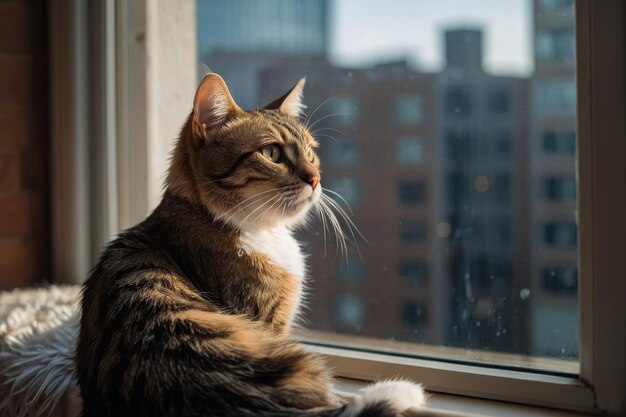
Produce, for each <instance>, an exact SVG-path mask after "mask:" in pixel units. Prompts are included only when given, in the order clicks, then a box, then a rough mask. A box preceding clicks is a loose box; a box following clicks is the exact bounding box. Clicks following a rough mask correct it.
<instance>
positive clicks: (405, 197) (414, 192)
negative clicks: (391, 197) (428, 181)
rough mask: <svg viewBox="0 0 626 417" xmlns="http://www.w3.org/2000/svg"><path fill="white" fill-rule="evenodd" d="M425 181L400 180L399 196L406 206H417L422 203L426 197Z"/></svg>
mask: <svg viewBox="0 0 626 417" xmlns="http://www.w3.org/2000/svg"><path fill="white" fill-rule="evenodd" d="M425 188H426V187H425V186H424V182H423V181H410V180H399V181H398V197H399V199H400V202H401V203H402V204H403V205H405V206H416V205H419V204H422V203H423V202H424V200H425V198H426V195H425Z"/></svg>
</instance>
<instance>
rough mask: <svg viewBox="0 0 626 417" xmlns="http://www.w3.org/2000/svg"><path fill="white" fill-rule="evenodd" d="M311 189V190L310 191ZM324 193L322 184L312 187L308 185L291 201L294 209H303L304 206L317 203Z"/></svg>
mask: <svg viewBox="0 0 626 417" xmlns="http://www.w3.org/2000/svg"><path fill="white" fill-rule="evenodd" d="M309 190H310V191H309ZM321 194H322V186H321V185H319V184H318V186H317V187H315V188H314V189H311V187H310V186H306V187H304V188H303V189H302V191H300V192H299V193H298V194H297V195H296V196H294V198H293V200H292V201H291V207H292V208H293V209H302V208H303V207H304V206H309V205H312V204H315V202H316V201H317V200H319V198H320V195H321Z"/></svg>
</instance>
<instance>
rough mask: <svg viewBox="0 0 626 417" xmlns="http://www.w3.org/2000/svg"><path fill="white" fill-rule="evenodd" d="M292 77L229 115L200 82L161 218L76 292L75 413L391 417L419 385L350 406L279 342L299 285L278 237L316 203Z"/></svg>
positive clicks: (316, 163)
mask: <svg viewBox="0 0 626 417" xmlns="http://www.w3.org/2000/svg"><path fill="white" fill-rule="evenodd" d="M304 82H305V81H304V79H302V80H300V81H299V82H298V83H297V84H296V85H295V86H294V87H293V88H292V89H290V90H289V91H288V92H287V93H285V94H284V95H283V96H282V97H280V98H278V99H277V100H275V101H273V102H272V103H270V104H269V105H267V106H265V107H264V108H261V109H256V110H250V111H244V110H242V109H240V108H239V107H238V106H237V104H236V103H235V101H234V100H233V98H232V96H231V95H230V93H229V90H228V87H227V86H226V83H225V82H224V80H223V79H222V78H221V77H220V76H219V75H217V74H214V73H208V74H206V75H205V76H204V77H203V79H202V80H201V82H200V84H199V86H198V89H197V91H196V95H195V98H194V102H193V108H192V111H191V113H190V115H189V117H188V119H187V121H186V123H185V124H184V126H183V128H182V131H181V134H180V137H179V139H178V142H177V144H176V146H175V149H174V151H173V154H172V160H171V165H170V169H169V172H168V176H167V180H166V188H165V191H164V195H163V199H162V201H161V202H160V204H159V206H158V207H157V208H156V209H155V210H154V211H153V212H152V213H151V214H150V215H149V217H148V218H147V219H146V220H144V221H143V222H141V223H139V224H138V225H136V226H134V227H132V228H130V229H128V230H126V231H124V232H123V233H121V234H120V235H119V237H118V238H117V239H115V240H113V241H112V242H111V243H110V244H109V245H108V246H107V247H106V249H105V250H104V251H103V253H102V255H101V257H100V259H99V261H98V263H97V265H96V266H95V267H94V269H93V270H92V272H91V274H90V276H89V278H88V280H87V281H86V282H85V284H84V286H83V292H82V319H81V326H80V336H79V342H78V347H77V359H76V361H77V373H78V379H79V383H80V387H81V395H82V398H83V404H84V410H83V416H84V417H114V416H115V417H126V416H128V417H130V416H133V417H137V416H152V417H160V416H181V417H192V416H203V417H210V416H220V417H231V416H232V417H245V416H276V417H278V416H327V417H331V416H337V417H339V416H341V417H356V416H362V417H365V416H370V417H373V416H378V417H386V416H389V417H392V416H400V415H402V413H403V412H405V411H406V410H408V409H412V408H418V407H420V406H421V405H422V404H423V402H424V392H423V389H422V387H421V386H420V385H416V384H413V383H410V382H406V381H399V380H398V381H386V382H381V383H378V384H374V385H372V386H370V387H369V388H367V389H365V390H364V391H363V392H362V394H361V395H360V396H358V397H356V398H355V399H354V400H353V401H352V402H351V403H349V404H343V405H342V404H340V403H339V401H338V400H337V399H336V398H335V397H334V395H333V393H332V389H331V387H332V385H331V384H332V379H331V375H330V373H329V370H328V369H327V368H326V366H325V365H324V362H323V361H322V360H321V359H320V357H318V356H316V355H315V354H314V353H311V352H309V351H307V350H305V349H304V348H303V347H302V346H300V345H299V344H297V343H296V342H294V341H292V340H291V339H290V337H289V333H290V329H291V327H292V325H293V323H294V320H296V316H297V315H298V312H299V307H300V303H301V298H302V286H303V280H304V279H305V275H306V268H305V259H304V255H303V254H302V252H301V249H300V246H299V244H298V242H297V241H296V240H295V239H294V237H293V236H292V230H293V229H294V228H295V227H296V226H298V225H299V224H301V223H302V222H304V221H305V220H306V217H307V215H308V213H309V211H310V209H311V208H312V207H313V206H314V205H315V204H316V202H318V200H319V199H320V195H321V193H322V185H321V183H320V160H319V157H318V155H317V154H316V151H315V148H316V147H317V146H318V144H317V142H316V141H315V140H314V139H313V137H312V135H311V134H310V133H309V132H308V131H307V129H306V128H305V127H304V126H303V125H302V124H301V123H300V122H299V114H300V111H301V110H302V108H303V104H302V90H303V86H304Z"/></svg>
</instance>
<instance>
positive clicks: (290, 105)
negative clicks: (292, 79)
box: [264, 78, 306, 117]
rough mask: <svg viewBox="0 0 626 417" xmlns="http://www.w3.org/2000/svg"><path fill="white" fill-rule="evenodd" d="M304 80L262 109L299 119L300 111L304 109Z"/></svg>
mask: <svg viewBox="0 0 626 417" xmlns="http://www.w3.org/2000/svg"><path fill="white" fill-rule="evenodd" d="M305 81H306V79H305V78H301V79H300V81H298V82H297V83H296V85H294V86H293V87H292V88H291V89H290V90H289V91H287V92H286V93H285V94H283V95H282V97H279V98H277V99H276V100H274V101H272V102H271V103H270V104H268V105H267V106H265V107H264V109H267V110H278V111H280V112H281V113H285V114H287V115H289V116H293V117H300V114H302V111H303V110H304V109H306V106H305V105H304V103H302V91H303V89H304V82H305Z"/></svg>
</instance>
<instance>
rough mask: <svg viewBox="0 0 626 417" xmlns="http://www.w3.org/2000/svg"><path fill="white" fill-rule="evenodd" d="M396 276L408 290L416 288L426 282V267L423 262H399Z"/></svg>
mask: <svg viewBox="0 0 626 417" xmlns="http://www.w3.org/2000/svg"><path fill="white" fill-rule="evenodd" d="M398 275H399V276H400V279H401V280H402V282H403V283H404V285H406V286H407V287H408V288H417V287H419V286H420V285H422V284H424V283H426V281H427V280H428V266H427V265H426V262H424V261H401V262H400V266H399V268H398Z"/></svg>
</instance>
